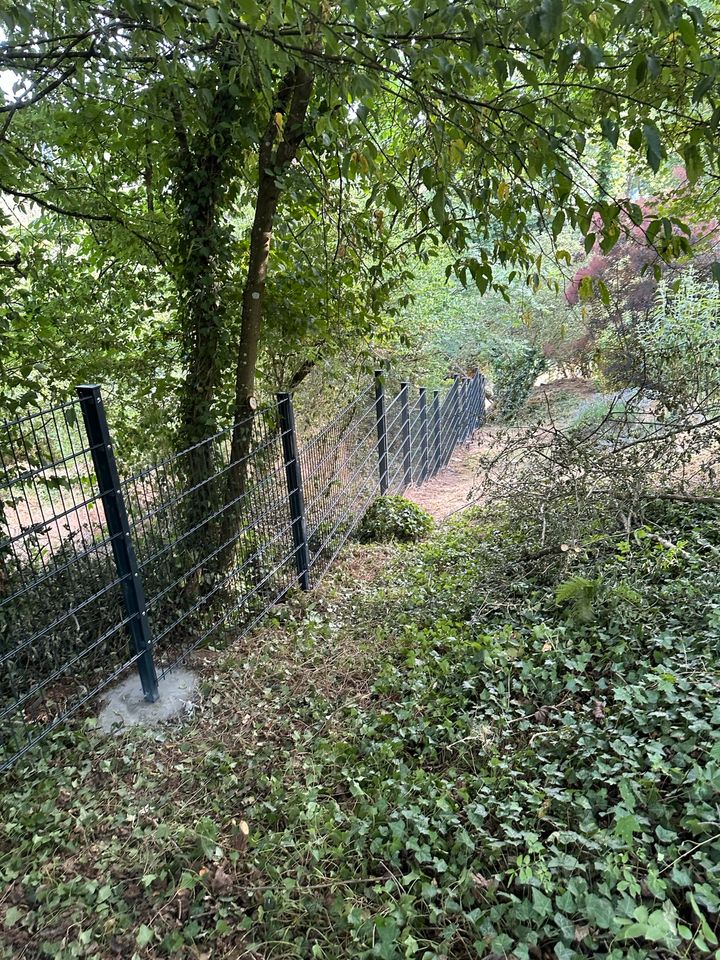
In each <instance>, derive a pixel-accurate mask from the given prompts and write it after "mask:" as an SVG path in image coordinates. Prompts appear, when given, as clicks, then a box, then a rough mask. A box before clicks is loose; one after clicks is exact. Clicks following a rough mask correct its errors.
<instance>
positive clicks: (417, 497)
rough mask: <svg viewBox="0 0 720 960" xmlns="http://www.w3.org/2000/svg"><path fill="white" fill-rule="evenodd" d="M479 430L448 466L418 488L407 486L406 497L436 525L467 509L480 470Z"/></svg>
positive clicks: (457, 452) (456, 452)
mask: <svg viewBox="0 0 720 960" xmlns="http://www.w3.org/2000/svg"><path fill="white" fill-rule="evenodd" d="M481 433H482V431H478V432H477V434H476V435H475V437H474V438H473V439H472V440H471V441H470V442H469V443H467V444H464V445H463V446H462V447H458V448H457V449H456V450H455V453H453V455H452V457H451V459H450V463H449V464H448V466H447V467H446V468H445V469H444V470H441V471H440V473H439V474H438V475H437V476H436V477H434V478H433V479H432V480H429V481H428V482H427V483H424V484H423V485H422V486H421V487H416V486H410V487H408V489H407V490H406V491H405V496H406V497H407V498H408V499H409V500H412V501H413V502H414V503H417V504H418V506H420V507H423V508H424V509H425V510H427V512H428V513H429V514H431V516H433V517H434V518H435V519H436V520H437V521H438V522H440V521H442V520H447V518H448V517H449V516H451V515H452V514H453V513H456V512H457V511H458V510H462V509H463V507H466V506H467V505H468V503H469V501H470V499H471V498H472V492H473V487H474V486H475V479H476V477H477V473H478V469H479V459H480V445H479V440H480V436H481Z"/></svg>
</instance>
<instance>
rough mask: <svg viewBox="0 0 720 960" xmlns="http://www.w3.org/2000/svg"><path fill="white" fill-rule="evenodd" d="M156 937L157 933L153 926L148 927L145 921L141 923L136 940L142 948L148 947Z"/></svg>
mask: <svg viewBox="0 0 720 960" xmlns="http://www.w3.org/2000/svg"><path fill="white" fill-rule="evenodd" d="M154 939H155V933H154V931H153V930H152V928H151V927H148V926H147V924H145V923H141V924H140V926H139V927H138V932H137V934H136V935H135V942H136V943H137V945H138V947H140V949H142V948H143V947H147V945H148V944H149V943H152V941H153V940H154Z"/></svg>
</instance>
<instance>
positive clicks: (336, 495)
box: [0, 374, 484, 769]
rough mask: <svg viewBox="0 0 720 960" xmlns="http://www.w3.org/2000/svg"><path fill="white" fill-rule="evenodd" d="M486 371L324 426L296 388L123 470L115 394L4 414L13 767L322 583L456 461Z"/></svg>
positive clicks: (359, 407)
mask: <svg viewBox="0 0 720 960" xmlns="http://www.w3.org/2000/svg"><path fill="white" fill-rule="evenodd" d="M483 390H484V386H483V378H482V376H481V375H480V374H477V375H476V376H475V377H474V378H472V379H467V380H463V381H460V380H455V381H454V382H453V384H452V386H451V387H450V389H449V390H448V391H446V392H445V394H444V396H442V397H441V396H440V394H439V393H438V392H437V391H434V392H432V393H428V392H427V391H425V390H423V389H420V391H419V392H417V393H416V392H415V391H414V390H412V388H411V387H410V386H409V384H403V385H401V388H400V390H399V392H398V393H396V394H394V395H393V396H391V397H387V396H386V395H385V389H384V385H383V380H382V378H381V377H377V378H376V381H375V383H374V384H373V383H371V384H369V385H368V386H367V388H366V389H364V390H362V391H361V392H360V393H359V394H358V395H357V396H356V397H354V398H353V399H352V401H351V402H350V403H348V404H347V406H346V407H344V408H343V409H341V410H340V411H339V412H338V413H337V414H336V415H335V417H334V418H333V419H332V421H330V422H329V423H327V424H325V425H324V426H323V427H322V428H321V429H320V430H318V431H317V432H316V433H314V434H313V435H311V436H308V437H305V438H300V437H298V435H297V431H296V428H295V421H294V414H293V408H292V398H291V397H290V395H288V394H279V395H278V398H277V403H275V404H272V405H270V406H267V407H265V408H263V409H260V410H257V411H255V412H254V414H253V416H252V417H250V418H248V419H247V420H245V421H242V422H240V423H236V424H234V425H232V426H231V427H229V428H227V429H226V430H223V431H220V432H218V433H216V434H214V435H213V436H210V437H207V438H206V439H205V440H203V441H202V442H201V443H198V444H195V445H194V446H192V447H189V448H187V449H185V450H183V451H181V452H180V453H177V454H175V455H173V456H170V457H167V458H165V459H164V460H161V461H159V462H157V463H153V464H150V465H147V466H145V467H144V468H142V469H137V470H131V471H123V472H122V473H121V472H119V471H118V467H117V464H116V462H115V452H114V449H113V443H112V439H111V436H110V429H109V426H108V424H107V420H106V417H105V413H104V410H103V405H102V397H101V395H100V390H99V388H98V387H81V388H78V399H76V400H71V401H69V402H67V403H64V404H59V405H58V406H55V407H53V408H51V409H47V410H41V411H38V412H34V413H31V414H29V415H28V416H25V417H22V418H19V419H17V420H14V421H12V422H9V423H5V424H2V425H0V720H1V721H2V735H1V737H0V769H2V768H4V767H6V766H8V765H9V764H10V763H12V762H13V761H14V760H15V759H17V758H18V757H19V756H21V755H22V754H24V753H25V752H26V751H27V750H28V749H30V747H32V745H33V744H35V743H36V742H37V741H38V740H41V739H42V738H43V737H44V736H46V735H47V734H48V733H49V732H50V731H51V730H52V729H54V728H55V727H56V726H57V725H58V724H60V723H62V722H63V721H64V720H65V719H66V718H67V717H69V716H70V715H72V714H76V713H79V712H82V711H83V710H90V709H93V708H92V707H91V706H89V704H90V701H91V700H92V698H94V697H95V696H96V695H97V694H98V693H100V692H101V691H102V690H103V689H104V688H105V687H106V686H108V685H109V684H111V683H112V682H113V681H114V680H115V679H116V678H118V677H119V676H120V675H122V674H125V673H126V672H127V671H128V670H130V668H135V669H137V671H138V673H139V682H138V690H139V691H140V689H141V690H142V693H141V694H140V693H139V696H140V695H144V696H145V698H146V699H148V700H154V699H157V697H158V696H159V695H161V693H162V681H163V679H164V677H165V675H166V673H167V672H168V671H169V670H171V669H172V668H173V667H174V666H175V665H176V664H177V663H178V662H179V661H180V660H182V659H183V658H185V657H187V655H188V654H189V653H190V652H191V651H192V650H194V649H195V648H196V647H198V646H200V645H201V644H204V643H206V642H209V641H213V642H215V643H218V644H222V643H225V642H228V641H229V640H230V639H232V638H237V637H239V636H241V635H242V634H244V633H246V632H248V631H249V630H250V629H252V627H253V626H254V625H255V624H256V623H258V621H259V620H260V619H261V618H262V617H263V616H265V614H266V613H267V612H268V610H270V609H271V608H272V607H273V606H274V605H276V604H277V603H278V602H279V601H281V600H282V599H283V598H284V597H285V595H286V594H287V593H288V591H289V590H291V589H292V588H294V587H297V586H300V587H302V588H303V589H309V588H311V587H312V586H314V585H316V584H317V583H318V582H319V581H320V580H321V579H322V577H323V576H324V575H325V573H326V572H327V571H328V569H329V568H330V567H331V566H332V564H333V561H334V560H335V558H336V557H337V555H338V553H339V552H340V550H341V549H342V546H343V545H344V543H345V542H346V541H347V539H348V537H349V536H350V535H351V534H352V532H353V530H354V529H355V527H356V526H357V524H358V522H359V521H360V520H361V518H362V516H363V515H364V513H365V511H366V510H367V508H368V506H369V505H370V504H371V502H372V500H373V499H374V498H375V497H376V496H377V495H378V494H379V493H400V492H402V491H404V490H405V489H406V488H407V487H408V486H409V485H411V484H420V483H423V482H425V481H426V480H427V479H429V478H430V477H432V476H434V475H435V473H437V472H438V470H441V469H442V468H443V466H445V465H446V464H447V462H448V460H449V458H450V456H451V454H452V451H453V450H454V449H455V448H456V446H457V445H458V444H460V443H463V442H465V441H467V440H469V439H470V437H471V436H472V434H473V432H474V430H475V429H476V427H477V426H478V425H479V424H481V423H482V420H483V413H484V394H483Z"/></svg>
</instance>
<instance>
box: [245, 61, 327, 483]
mask: <svg viewBox="0 0 720 960" xmlns="http://www.w3.org/2000/svg"><path fill="white" fill-rule="evenodd" d="M312 88H313V77H312V75H311V74H309V73H308V72H307V71H306V70H304V69H301V68H300V67H297V68H296V69H295V70H293V71H292V72H291V73H289V74H287V75H286V76H285V78H284V79H283V82H282V84H281V86H280V90H279V92H278V97H277V102H276V104H275V106H274V108H273V110H272V112H271V114H270V118H269V120H268V124H267V127H266V129H265V133H264V135H263V138H262V140H261V142H260V148H259V151H258V192H257V202H256V204H255V217H254V221H253V226H252V233H251V235H250V256H249V261H248V272H247V278H246V281H245V289H244V291H243V305H242V327H241V332H240V342H239V344H238V355H237V370H236V378H235V405H234V409H233V422H234V423H235V429H234V430H233V441H232V449H231V462H232V463H233V464H234V467H233V469H232V470H231V471H230V474H229V483H230V491H231V494H232V497H233V499H237V498H238V497H241V496H242V493H243V492H244V489H245V481H246V478H247V458H248V456H249V454H250V450H251V447H252V434H253V422H252V421H253V412H254V410H255V407H256V406H257V404H256V401H255V396H254V394H255V375H256V368H257V361H258V351H259V345H260V335H261V327H262V317H263V302H264V299H265V282H266V278H267V271H268V262H269V258H270V244H271V242H272V234H273V227H274V223H275V215H276V213H277V208H278V202H279V200H280V196H281V193H282V187H281V183H280V181H281V178H282V177H283V176H284V175H285V174H286V173H287V171H288V169H289V167H290V164H291V163H292V161H293V160H294V158H295V157H296V155H297V151H298V148H299V147H300V144H301V142H302V139H303V136H304V132H305V118H306V115H307V109H308V104H309V103H310V97H311V95H312ZM276 143H277V147H275V144H276Z"/></svg>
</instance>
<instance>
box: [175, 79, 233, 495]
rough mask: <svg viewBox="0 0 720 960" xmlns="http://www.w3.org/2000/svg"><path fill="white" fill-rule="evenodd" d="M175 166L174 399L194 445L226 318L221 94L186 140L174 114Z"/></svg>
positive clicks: (204, 469)
mask: <svg viewBox="0 0 720 960" xmlns="http://www.w3.org/2000/svg"><path fill="white" fill-rule="evenodd" d="M174 113H175V132H176V137H177V141H178V162H177V176H176V184H175V196H176V202H177V208H178V218H179V224H178V240H177V250H176V270H177V285H178V290H179V294H180V311H181V317H182V347H183V358H184V361H185V370H186V375H185V383H184V386H183V393H182V398H181V431H182V441H183V444H184V445H186V446H192V445H193V444H199V443H200V442H201V441H202V440H204V439H206V438H207V437H209V436H211V435H212V434H213V433H214V432H215V429H216V426H215V411H214V406H215V400H216V395H217V389H218V386H219V377H220V364H219V355H220V345H221V336H222V331H223V326H224V323H225V319H226V310H225V305H224V302H223V292H222V287H223V285H224V284H225V283H226V281H227V272H228V268H229V264H230V258H231V239H232V230H231V227H230V226H229V225H227V224H225V223H224V222H223V219H222V212H223V206H224V201H225V194H226V192H227V187H228V183H229V181H230V180H231V179H232V176H233V174H234V168H235V165H236V161H235V156H234V154H235V149H236V144H235V142H234V137H233V120H234V113H235V99H234V98H233V97H232V96H231V95H230V94H229V93H228V92H227V90H225V89H222V88H221V89H220V90H219V91H218V92H217V93H216V94H215V96H214V98H213V103H212V106H211V108H210V110H209V113H208V117H207V125H206V129H204V130H202V131H201V132H199V133H196V134H195V136H194V137H192V139H191V138H190V137H189V135H188V133H187V131H186V129H185V127H184V125H183V122H182V116H181V114H180V110H179V108H176V109H175V111H174ZM212 454H213V450H212V445H211V444H202V445H201V446H200V447H199V448H198V449H197V450H196V451H194V453H192V454H191V455H190V456H189V461H190V464H191V467H190V471H191V473H192V475H193V476H194V478H195V479H196V480H201V479H204V478H206V477H207V476H208V475H209V473H210V471H211V468H212Z"/></svg>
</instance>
